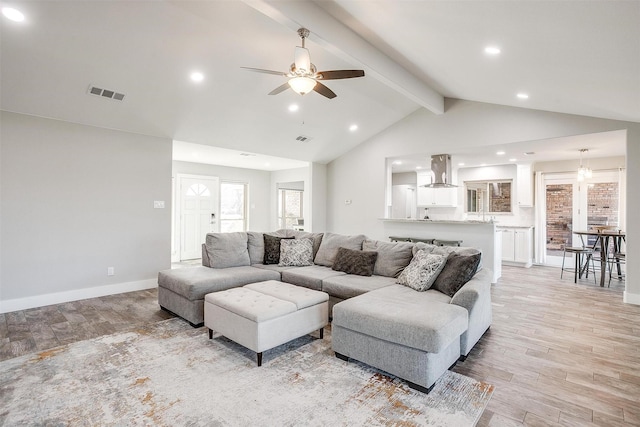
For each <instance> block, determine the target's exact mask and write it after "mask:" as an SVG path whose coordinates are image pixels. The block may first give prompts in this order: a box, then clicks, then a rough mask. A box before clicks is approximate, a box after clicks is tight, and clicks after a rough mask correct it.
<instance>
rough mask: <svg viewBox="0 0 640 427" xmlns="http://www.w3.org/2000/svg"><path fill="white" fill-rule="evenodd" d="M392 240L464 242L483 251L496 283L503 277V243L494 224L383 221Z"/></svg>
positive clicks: (468, 221) (489, 222)
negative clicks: (400, 237) (399, 237)
mask: <svg viewBox="0 0 640 427" xmlns="http://www.w3.org/2000/svg"><path fill="white" fill-rule="evenodd" d="M380 220H381V221H382V222H383V224H384V231H385V234H386V236H387V238H389V237H390V236H403V237H407V238H414V239H438V240H450V241H456V240H461V241H462V243H461V245H462V246H472V247H474V248H478V249H480V250H481V251H482V265H483V266H485V267H487V268H490V269H491V270H493V280H492V282H493V283H496V282H497V281H498V279H499V278H500V276H502V239H501V235H500V234H499V233H497V231H496V224H495V223H494V222H493V221H477V220H460V221H456V220H437V219H434V220H432V219H392V218H381V219H380Z"/></svg>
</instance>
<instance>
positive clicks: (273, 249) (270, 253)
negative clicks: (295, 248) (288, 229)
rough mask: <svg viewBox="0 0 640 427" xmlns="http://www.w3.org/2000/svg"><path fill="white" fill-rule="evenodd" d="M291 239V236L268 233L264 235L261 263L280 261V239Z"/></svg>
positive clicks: (277, 262)
mask: <svg viewBox="0 0 640 427" xmlns="http://www.w3.org/2000/svg"><path fill="white" fill-rule="evenodd" d="M282 239H293V237H278V236H271V235H270V234H265V235H264V259H263V264H279V263H280V240H282Z"/></svg>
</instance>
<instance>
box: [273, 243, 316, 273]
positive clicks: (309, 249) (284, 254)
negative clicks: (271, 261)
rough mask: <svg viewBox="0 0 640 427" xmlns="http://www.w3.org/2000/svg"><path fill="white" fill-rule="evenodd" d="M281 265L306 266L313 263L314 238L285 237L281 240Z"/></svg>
mask: <svg viewBox="0 0 640 427" xmlns="http://www.w3.org/2000/svg"><path fill="white" fill-rule="evenodd" d="M278 265H279V266H281V267H304V266H307V265H313V240H312V239H307V238H304V239H283V240H281V241H280V263H279V264H278Z"/></svg>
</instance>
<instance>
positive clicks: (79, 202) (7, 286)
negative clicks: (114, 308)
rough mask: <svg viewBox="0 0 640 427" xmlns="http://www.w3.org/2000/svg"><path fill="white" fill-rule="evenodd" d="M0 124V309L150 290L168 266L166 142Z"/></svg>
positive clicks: (54, 126) (13, 121)
mask: <svg viewBox="0 0 640 427" xmlns="http://www.w3.org/2000/svg"><path fill="white" fill-rule="evenodd" d="M0 123H1V126H0V127H1V133H0V136H1V138H0V152H1V161H0V164H1V167H0V177H1V181H0V188H1V196H2V206H1V211H0V212H1V215H0V218H1V224H2V228H1V231H0V244H1V247H2V252H1V253H0V266H1V268H0V270H1V271H0V311H13V310H18V309H22V308H28V307H34V306H41V305H48V304H53V303H57V302H61V301H69V300H73V299H80V298H87V297H92V296H97V295H105V294H110V293H116V292H124V291H130V290H134V289H140V288H149V287H154V286H156V278H157V275H158V271H159V270H163V269H166V268H169V267H170V265H171V264H170V230H171V223H170V221H171V211H170V209H169V206H170V201H171V140H170V139H162V138H155V137H149V136H142V135H135V134H131V133H125V132H119V131H114V130H108V129H101V128H95V127H91V126H84V125H77V124H73V123H67V122H62V121H56V120H49V119H43V118H38V117H32V116H27V115H22V114H15V113H9V112H1V113H0ZM154 200H163V201H165V206H166V208H165V209H154V208H153V202H154ZM107 267H114V268H115V275H114V276H107Z"/></svg>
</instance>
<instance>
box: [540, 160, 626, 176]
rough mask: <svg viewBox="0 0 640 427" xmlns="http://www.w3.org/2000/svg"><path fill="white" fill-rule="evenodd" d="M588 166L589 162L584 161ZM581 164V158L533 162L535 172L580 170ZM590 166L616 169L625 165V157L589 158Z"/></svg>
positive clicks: (595, 168) (601, 168) (598, 168)
mask: <svg viewBox="0 0 640 427" xmlns="http://www.w3.org/2000/svg"><path fill="white" fill-rule="evenodd" d="M583 163H584V165H585V166H587V162H586V161H583ZM579 166H580V160H579V159H576V160H558V161H555V162H537V163H534V164H533V170H534V171H535V172H549V173H558V172H574V173H577V172H578V167H579ZM589 167H590V168H591V169H593V170H594V171H595V170H615V169H618V168H624V167H625V158H624V157H602V158H594V159H589Z"/></svg>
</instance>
